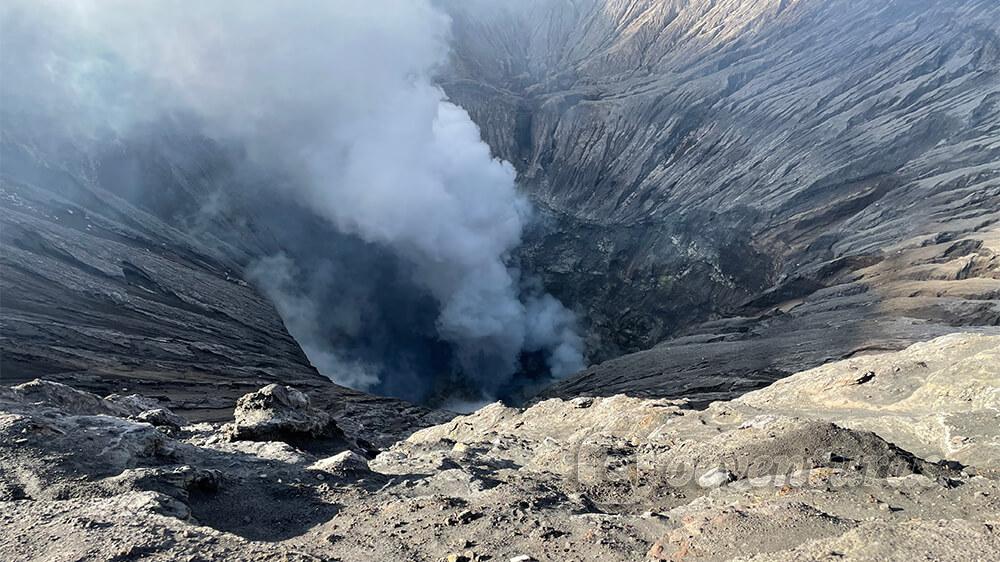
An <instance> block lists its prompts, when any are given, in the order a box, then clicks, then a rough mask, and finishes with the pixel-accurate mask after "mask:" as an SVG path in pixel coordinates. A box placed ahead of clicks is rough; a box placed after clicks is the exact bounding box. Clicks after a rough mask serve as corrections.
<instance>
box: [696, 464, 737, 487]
mask: <svg viewBox="0 0 1000 562" xmlns="http://www.w3.org/2000/svg"><path fill="white" fill-rule="evenodd" d="M735 480H736V476H735V475H734V474H733V473H732V472H729V471H728V470H726V469H724V468H713V469H712V470H709V471H708V472H706V473H705V474H702V475H701V476H700V477H698V485H699V486H701V487H702V488H718V487H719V486H722V485H723V484H728V483H730V482H733V481H735Z"/></svg>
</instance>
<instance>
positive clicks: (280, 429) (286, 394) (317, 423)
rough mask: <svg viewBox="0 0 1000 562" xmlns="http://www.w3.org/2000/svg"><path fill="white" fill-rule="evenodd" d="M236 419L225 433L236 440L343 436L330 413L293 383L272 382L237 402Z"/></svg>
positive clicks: (299, 439) (298, 439)
mask: <svg viewBox="0 0 1000 562" xmlns="http://www.w3.org/2000/svg"><path fill="white" fill-rule="evenodd" d="M234 417H235V420H234V421H233V422H232V423H229V424H226V426H225V427H224V428H223V432H224V434H225V435H226V437H227V438H229V439H230V440H232V441H301V440H309V439H323V438H343V437H344V434H343V432H342V431H341V430H340V428H339V427H337V424H336V422H335V421H334V420H333V418H332V417H331V416H330V414H328V413H327V412H324V411H323V410H320V409H318V408H314V407H313V406H312V405H311V404H310V402H309V396H307V395H306V394H305V393H303V392H300V391H298V390H296V389H294V388H292V387H290V386H282V385H278V384H269V385H267V386H265V387H264V388H261V389H260V390H257V391H255V392H251V393H249V394H246V395H244V396H243V397H241V398H240V399H239V400H238V401H237V402H236V410H235V412H234Z"/></svg>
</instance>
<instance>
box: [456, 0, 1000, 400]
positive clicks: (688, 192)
mask: <svg viewBox="0 0 1000 562" xmlns="http://www.w3.org/2000/svg"><path fill="white" fill-rule="evenodd" d="M445 4H446V5H447V7H448V10H449V11H450V13H451V14H452V15H453V19H454V23H453V33H454V36H455V48H454V53H453V57H452V65H451V66H450V68H449V69H447V70H446V71H445V77H444V79H443V81H444V85H445V89H446V91H447V92H448V94H449V95H450V96H451V98H452V99H453V100H455V101H456V102H457V103H459V104H460V105H462V106H463V107H465V108H467V109H468V110H469V111H470V113H471V115H472V116H473V118H474V119H475V120H476V122H477V123H478V124H479V125H480V127H481V128H482V131H483V136H484V138H485V139H487V141H488V142H489V143H490V145H491V146H492V147H493V149H494V151H495V153H496V154H497V155H499V156H502V157H503V158H506V159H508V160H510V161H511V162H513V163H514V164H515V166H516V167H517V168H518V171H519V173H520V179H521V181H522V183H523V184H524V186H525V189H526V190H527V191H528V192H529V193H530V195H531V197H532V198H533V199H534V201H535V202H536V203H537V204H538V206H539V207H540V208H541V209H543V212H542V217H541V218H542V219H543V220H541V221H539V224H537V225H536V227H535V231H534V232H532V234H531V236H529V239H528V243H527V245H526V246H525V248H524V250H523V251H522V252H521V258H522V260H523V261H524V263H525V264H526V266H527V267H526V268H527V269H528V270H531V271H535V272H539V273H540V274H541V276H542V277H543V278H544V281H545V285H546V287H548V288H549V289H550V290H552V291H553V293H554V294H555V295H556V296H557V297H559V298H560V299H561V300H563V302H568V303H574V304H575V305H576V306H577V307H578V309H579V310H581V311H583V312H584V314H585V316H586V320H587V322H588V324H589V329H590V341H589V344H590V345H589V351H590V353H591V357H592V359H595V360H604V359H608V358H610V357H613V356H616V355H619V354H620V353H622V352H627V351H635V350H638V349H643V348H647V347H650V346H652V345H653V344H656V343H657V342H659V341H661V340H663V339H664V338H667V337H669V336H674V335H678V334H687V335H693V336H695V337H696V338H697V337H700V338H701V339H700V340H699V344H702V343H706V341H709V340H712V339H713V338H716V339H721V338H726V339H729V340H732V339H734V338H735V339H736V340H738V341H740V342H742V341H743V340H745V339H748V337H747V334H751V335H752V334H755V333H756V332H757V331H761V330H763V331H764V332H766V334H765V335H766V336H767V337H766V338H765V339H766V340H767V341H769V342H770V343H769V344H768V345H769V346H770V347H769V348H768V349H767V350H761V349H755V350H753V352H752V353H751V355H752V357H750V358H749V359H746V360H744V358H742V357H741V354H740V352H739V351H738V350H734V349H732V348H729V349H727V350H726V351H725V352H719V353H720V354H721V355H720V356H723V355H724V356H725V357H733V356H734V355H733V354H734V353H735V356H736V357H741V359H740V360H739V361H737V363H739V362H740V361H743V362H744V363H747V365H743V366H738V367H734V368H733V369H720V368H718V365H714V366H713V365H705V364H701V365H699V363H705V361H706V360H707V361H709V362H712V361H714V359H712V358H713V357H716V352H714V351H713V352H710V353H702V354H701V355H698V357H694V358H690V359H685V360H684V361H688V362H689V363H691V365H687V366H685V367H683V368H679V370H677V369H675V371H677V372H676V373H675V374H678V376H680V373H681V372H682V371H685V372H690V371H692V370H694V371H698V370H699V369H701V370H706V371H707V370H712V372H713V373H715V374H719V373H720V372H721V371H726V370H728V371H732V372H727V373H725V374H726V378H727V380H728V381H732V380H734V378H739V377H740V376H742V375H748V374H751V373H757V375H755V376H759V377H760V378H762V379H764V380H767V379H771V378H773V377H774V376H780V374H782V373H787V372H794V371H795V370H797V369H798V368H802V367H805V366H811V365H813V364H816V363H817V362H819V361H821V360H823V359H829V358H838V357H840V356H842V355H845V354H849V353H851V352H853V351H855V350H857V349H863V348H865V347H866V346H874V347H876V348H878V347H892V348H897V347H899V346H901V345H903V344H904V343H906V342H909V341H913V340H917V339H924V338H927V337H930V336H931V335H935V334H937V333H941V332H944V331H948V330H949V329H951V326H954V325H995V324H997V322H998V318H1000V312H998V307H997V304H996V298H997V294H998V293H997V291H998V281H997V277H998V273H997V258H996V254H997V242H996V228H997V226H996V225H997V221H998V219H1000V169H998V167H997V164H996V163H997V162H998V161H1000V144H998V143H997V135H998V132H1000V39H998V33H1000V24H998V22H1000V6H997V4H996V3H995V2H988V1H979V2H977V1H967V2H951V1H946V0H937V1H934V0H928V1H922V2H917V1H913V2H897V3H892V4H888V5H887V4H883V3H872V2H856V1H846V0H844V1H833V2H818V1H798V2H789V1H777V0H775V1H772V2H746V1H742V0H691V1H661V0H656V1H654V0H582V1H578V2H557V1H542V2H514V3H504V4H503V5H502V6H500V7H498V6H494V5H493V4H495V3H490V2H485V1H480V2H464V1H463V2H457V1H455V2H446V3H445ZM802 303H805V306H806V308H802V306H800V305H801V304H802ZM779 307H780V311H781V312H782V313H787V314H783V315H781V317H777V316H775V314H773V313H774V310H776V309H778V308H779ZM796 307H798V308H797V309H795V308H796ZM793 309H795V310H793ZM761 315H765V316H766V318H764V319H761V318H760V316H761ZM720 317H721V318H723V320H719V322H718V323H716V324H714V325H713V324H702V322H704V321H705V320H709V319H718V318H720ZM734 317H746V318H749V320H747V319H746V318H744V319H739V318H737V319H732V320H725V318H734ZM898 318H913V319H915V320H914V321H913V322H909V321H906V322H896V321H889V320H891V319H898ZM877 319H886V322H885V323H884V324H881V325H880V324H878V323H877V322H875V320H877ZM810 330H811V332H810V333H807V334H804V333H803V332H804V331H807V332H808V331H810ZM698 334H705V335H703V336H698ZM776 342H783V343H776ZM743 347H745V345H744V344H742V343H740V344H739V346H738V349H742V348H743ZM772 348H776V349H774V350H773V351H770V349H772ZM689 355H690V354H685V353H682V352H678V356H680V357H682V358H683V357H688V356H689ZM758 356H759V357H758ZM656 364H657V367H656V368H652V367H650V368H649V369H646V370H645V371H644V372H643V375H644V376H646V377H647V379H646V380H647V382H646V383H643V385H640V386H641V387H642V388H635V387H634V386H633V387H629V388H631V390H634V391H639V390H642V389H643V388H645V389H649V388H651V387H654V386H657V385H659V384H661V383H663V382H664V381H663V379H662V378H661V379H657V378H656V377H657V376H658V373H661V372H663V370H664V363H663V362H662V361H657V362H656ZM668 365H669V362H668ZM667 370H668V371H669V368H668V369H667ZM751 378H753V377H751ZM650 381H653V382H650ZM604 382H608V381H604ZM716 382H719V381H716ZM744 382H745V381H744ZM722 383H725V384H731V383H726V382H725V381H722ZM570 384H572V383H570ZM712 384H713V385H714V384H715V383H712ZM756 384H759V381H758V382H754V383H753V384H749V386H751V387H752V386H755V385H756ZM626 386H627V385H626ZM668 386H669V385H668ZM737 386H740V385H739V383H737ZM591 388H593V387H592V386H589V387H588V389H591ZM574 389H575V390H580V388H576V387H574ZM625 389H628V388H625ZM618 390H619V391H621V390H623V388H621V387H619V388H618ZM656 392H659V393H662V392H663V389H662V388H660V389H658V390H657V391H656Z"/></svg>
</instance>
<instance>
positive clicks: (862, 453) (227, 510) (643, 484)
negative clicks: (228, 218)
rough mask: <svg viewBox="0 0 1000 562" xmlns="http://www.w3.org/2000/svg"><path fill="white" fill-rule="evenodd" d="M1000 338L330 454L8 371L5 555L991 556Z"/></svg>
mask: <svg viewBox="0 0 1000 562" xmlns="http://www.w3.org/2000/svg"><path fill="white" fill-rule="evenodd" d="M998 343H1000V338H997V337H992V338H989V337H983V336H978V335H962V336H947V337H943V338H940V339H937V340H935V341H932V342H928V343H926V344H919V345H916V346H913V347H911V348H909V349H908V350H906V351H904V352H898V353H888V354H883V355H878V356H872V357H864V358H857V359H852V360H848V361H843V362H838V363H832V364H830V365H826V366H824V367H821V368H818V369H815V370H813V371H808V372H803V373H800V374H798V375H795V376H792V377H789V378H788V379H785V380H783V381H781V382H780V383H778V384H776V385H773V386H772V387H770V388H767V389H764V390H761V391H758V392H755V393H752V394H749V395H747V396H745V397H744V398H743V399H741V400H737V401H731V402H719V403H715V404H713V405H712V406H711V407H709V408H707V409H704V410H694V409H690V408H689V407H688V406H689V404H688V403H686V402H684V401H677V400H663V399H641V398H633V397H627V396H613V397H603V398H601V397H594V398H591V397H581V398H576V399H573V400H562V399H558V398H556V399H549V400H546V401H543V402H539V403H537V404H535V405H533V406H531V407H529V408H524V409H522V408H510V407H506V406H503V405H501V404H493V405H490V406H487V407H485V408H483V409H481V410H479V411H477V412H475V413H473V414H470V415H467V416H462V417H459V418H456V419H454V420H451V421H448V422H446V423H444V424H441V425H438V426H434V427H429V428H426V429H423V430H420V431H417V432H415V433H413V434H412V435H410V436H409V437H408V438H406V439H403V440H400V441H398V442H397V443H396V444H394V445H393V446H391V447H389V448H388V449H387V450H385V451H383V452H382V453H381V454H380V455H379V456H378V457H377V458H375V459H374V460H372V461H370V462H366V461H365V459H363V458H362V457H361V456H359V455H358V454H357V453H356V452H354V451H352V450H350V449H349V448H345V449H343V450H341V451H337V452H333V453H331V454H329V455H327V454H325V453H324V456H323V458H318V457H317V456H316V455H314V454H312V453H310V452H309V451H306V450H302V449H299V448H297V447H296V446H295V445H294V444H292V443H289V442H282V441H260V442H257V441H254V442H248V441H237V442H233V441H229V440H228V439H226V438H225V434H226V431H227V429H225V428H223V426H222V425H219V424H211V423H201V424H196V425H188V426H186V427H184V428H183V430H182V431H181V432H178V433H175V434H173V435H167V434H164V433H162V432H160V431H159V430H157V429H155V428H153V427H152V426H150V425H148V424H143V423H136V422H133V421H129V420H125V419H122V418H119V417H113V416H110V415H108V414H106V413H102V414H100V415H94V414H93V412H95V411H96V410H95V409H93V408H94V406H93V405H95V404H96V405H98V406H96V407H97V408H100V407H101V405H102V404H103V403H102V402H101V399H100V398H98V397H96V396H86V394H85V393H81V392H76V391H74V392H76V393H75V394H73V396H75V397H76V398H75V399H74V400H56V401H52V402H48V403H46V402H44V401H39V400H36V399H32V398H30V397H29V395H28V394H26V393H18V392H14V391H9V390H8V391H4V393H3V394H2V395H0V440H2V442H3V443H4V444H5V446H4V447H0V491H2V495H0V530H2V532H0V551H2V552H4V553H5V554H8V555H10V556H13V557H14V558H15V559H18V560H45V561H61V560H80V559H84V560H107V559H113V558H114V557H116V556H117V557H119V558H121V559H125V558H130V557H137V556H142V557H145V558H149V559H153V560H171V559H177V558H182V559H183V558H184V557H186V556H196V557H198V558H201V559H204V560H231V559H234V558H238V559H241V560H301V561H306V560H329V559H338V560H370V559H381V560H403V559H406V560H428V561H431V560H433V561H438V560H447V559H454V560H461V559H467V560H487V559H489V560H509V559H515V558H518V557H522V558H521V559H523V557H529V559H533V560H538V561H540V562H545V561H550V560H552V561H555V560H559V561H563V560H567V559H576V560H580V559H584V560H594V559H599V560H637V559H643V558H644V557H645V558H647V559H651V560H671V561H677V560H706V561H707V560H800V559H803V558H824V557H828V556H830V555H831V553H837V554H836V556H837V557H838V558H841V559H845V560H875V559H885V560H909V559H912V558H913V557H915V556H922V557H927V558H931V559H935V560H938V559H940V560H956V561H957V560H969V559H992V558H995V556H996V554H1000V535H998V532H997V523H998V522H1000V480H998V478H1000V466H998V465H997V459H996V457H995V451H994V450H993V449H992V446H991V445H990V444H991V443H995V442H996V440H997V439H998V438H1000V437H998V433H1000V432H998V427H1000V425H998V424H996V423H986V421H987V420H984V419H983V416H984V415H989V414H991V413H992V415H995V412H996V409H995V408H996V403H995V398H996V396H997V394H998V392H1000V362H996V361H993V360H992V358H993V354H995V352H996V351H997V349H998V348H1000V345H998ZM946 365H951V366H953V368H952V369H951V370H950V371H949V370H948V368H947V367H946ZM896 367H899V369H898V370H897V369H896ZM872 373H874V374H872ZM880 377H881V379H880ZM890 379H892V380H893V381H894V382H895V383H896V384H888V383H889V380H890ZM31 386H33V387H35V388H45V387H46V385H45V383H35V384H33V385H31ZM279 388H280V389H281V390H278V389H279ZM60 393H61V394H63V395H65V393H64V392H63V391H62V390H60ZM276 394H282V395H283V396H284V397H285V399H283V400H281V404H282V405H283V406H282V407H284V408H289V407H290V408H291V410H293V411H298V412H300V413H301V411H302V410H303V408H304V406H305V404H306V403H307V402H306V401H305V400H304V398H302V397H300V396H299V395H298V394H296V393H293V392H289V391H288V390H287V389H284V388H283V387H276V388H266V389H263V391H262V392H256V393H253V394H251V395H248V396H247V397H245V400H243V402H244V406H246V404H249V403H253V402H259V401H260V400H261V399H262V397H273V396H274V395H276ZM36 397H37V394H36ZM298 398H302V399H298ZM969 398H972V400H969ZM922 400H924V401H926V403H927V404H928V405H927V410H924V411H921V410H920V408H921V406H920V405H921V403H922ZM73 404H91V405H92V406H90V407H89V409H84V408H79V407H74V406H73ZM63 405H65V407H66V408H67V409H65V410H64V409H62V408H63ZM373 408H377V406H373ZM320 410H321V409H320ZM316 411H317V410H309V413H310V414H315V412H316ZM937 411H940V412H946V413H947V414H946V417H947V420H948V421H947V422H946V423H947V424H950V425H951V427H954V428H957V427H962V428H970V427H976V428H977V429H976V432H967V433H966V434H964V435H970V436H972V435H974V436H975V442H976V443H978V444H980V445H981V446H973V444H971V443H970V446H969V447H966V448H954V447H950V446H943V445H944V444H943V443H941V442H940V432H939V430H938V429H933V430H932V431H927V432H924V431H921V430H920V429H919V428H920V427H921V426H922V425H926V424H922V423H921V422H919V420H920V419H921V416H922V415H925V414H926V415H935V412H937ZM292 417H293V418H296V419H295V420H294V421H295V423H296V424H298V423H299V422H300V421H301V420H300V419H298V417H297V416H294V415H293V416H292ZM914 420H918V421H916V422H914ZM977 424H978V425H977ZM906 425H913V426H914V427H915V428H916V429H914V430H912V431H902V430H901V428H902V427H904V426H906ZM275 437H277V438H285V437H282V436H279V435H275ZM347 437H348V438H353V437H356V436H352V435H348V436H347ZM897 438H899V439H900V441H898V442H897V441H895V440H896V439H897ZM297 439H298V437H295V438H293V439H290V440H291V441H293V442H294V441H297ZM321 441H322V440H321ZM903 442H905V443H908V444H909V445H910V446H911V447H912V448H911V449H910V450H908V449H907V448H904V447H902V446H901V445H902V443H903ZM8 444H9V445H8ZM915 451H921V452H919V453H917V454H914V452H915ZM67 453H76V454H67ZM54 538H56V539H57V540H54Z"/></svg>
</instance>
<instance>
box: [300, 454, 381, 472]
mask: <svg viewBox="0 0 1000 562" xmlns="http://www.w3.org/2000/svg"><path fill="white" fill-rule="evenodd" d="M307 470H321V471H323V472H367V471H368V461H367V460H366V459H365V458H364V457H362V456H361V455H359V454H357V453H355V452H354V451H343V452H340V453H337V454H336V455H333V456H332V457H327V458H325V459H321V460H318V461H316V462H314V463H312V464H311V465H309V467H308V468H307Z"/></svg>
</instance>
